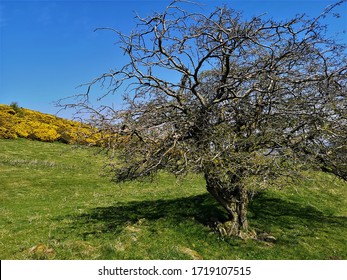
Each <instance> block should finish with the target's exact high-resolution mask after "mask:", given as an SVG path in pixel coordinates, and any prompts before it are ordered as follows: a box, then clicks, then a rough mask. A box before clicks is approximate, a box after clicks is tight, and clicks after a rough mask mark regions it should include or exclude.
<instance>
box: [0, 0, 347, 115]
mask: <svg viewBox="0 0 347 280" xmlns="http://www.w3.org/2000/svg"><path fill="white" fill-rule="evenodd" d="M170 2H171V1H166V0H161V1H159V0H157V1H153V0H152V1H151V0H142V1H139V0H127V1H121V0H113V1H81V0H70V1H15V0H13V1H4V0H0V104H10V103H11V102H18V103H19V105H20V106H22V107H26V108H30V109H34V110H39V111H42V112H46V113H52V114H55V113H56V112H57V108H56V107H54V105H53V103H54V101H56V100H58V99H60V98H64V97H68V96H71V95H73V94H76V93H78V92H80V91H81V90H82V89H81V88H76V87H77V86H78V85H80V84H83V83H86V82H89V81H91V80H92V79H93V78H95V77H97V76H98V75H100V74H102V73H105V72H107V71H108V70H109V69H111V68H115V67H118V66H121V65H122V59H123V57H122V56H123V53H122V52H121V51H120V50H119V49H118V48H117V47H116V46H115V45H114V42H115V41H116V38H115V37H114V34H113V33H112V32H105V31H98V32H93V30H94V29H95V28H97V27H113V28H115V29H119V30H121V31H124V32H125V33H126V32H127V31H130V30H131V29H132V28H133V27H134V20H133V17H134V11H136V12H137V13H139V14H140V15H142V16H146V15H148V13H152V12H154V11H161V10H162V9H163V8H164V7H166V6H167V4H169V3H170ZM196 2H203V3H204V4H206V6H205V7H206V9H211V8H213V7H215V6H216V5H218V4H222V3H227V4H228V5H229V6H230V7H232V8H234V9H236V10H241V11H243V12H244V14H245V15H246V16H250V15H259V14H262V13H264V12H266V13H267V15H268V16H269V17H274V18H276V19H280V18H290V17H291V16H293V15H295V14H297V13H307V14H309V15H312V16H316V15H319V14H320V13H321V12H322V11H323V9H324V8H325V7H326V6H328V5H329V4H331V3H332V2H333V0H332V1H325V0H318V1H317V0H291V1H289V0H288V1H283V0H282V1H279V0H276V1H275V0H273V1H268V0H243V1H241V0H239V1H232V0H224V1H218V0H217V1H216V0H215V1H196ZM338 11H339V12H340V13H342V18H340V19H339V21H338V23H337V21H336V20H333V19H328V20H327V23H328V24H329V25H330V26H329V27H330V29H331V32H338V31H342V30H343V29H344V28H346V26H347V5H346V3H344V4H343V6H342V7H340V8H339V9H338ZM340 38H342V40H344V42H346V43H347V39H346V34H344V35H340ZM118 100H119V99H117V98H116V97H115V100H114V102H116V103H117V102H118ZM59 115H60V116H67V117H68V116H69V115H68V113H60V114H59Z"/></svg>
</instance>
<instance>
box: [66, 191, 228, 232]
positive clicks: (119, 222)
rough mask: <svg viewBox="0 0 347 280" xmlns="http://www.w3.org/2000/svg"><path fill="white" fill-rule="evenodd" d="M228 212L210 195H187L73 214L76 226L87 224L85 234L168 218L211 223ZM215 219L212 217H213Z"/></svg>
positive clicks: (168, 219)
mask: <svg viewBox="0 0 347 280" xmlns="http://www.w3.org/2000/svg"><path fill="white" fill-rule="evenodd" d="M225 217H226V215H225V213H224V211H222V210H221V209H220V208H219V207H218V205H217V204H216V202H215V201H214V199H213V198H212V197H211V196H210V195H209V194H202V195H197V196H190V197H185V198H177V199H169V200H162V199H161V200H153V201H133V202H127V203H118V204H116V205H114V206H108V207H97V208H93V209H91V210H90V211H89V212H87V213H84V214H81V215H79V216H77V217H76V216H75V217H71V218H72V219H73V220H74V222H73V224H74V225H73V227H74V228H77V227H81V228H82V227H83V228H85V230H87V231H85V232H84V233H83V235H84V236H86V235H92V234H102V233H113V234H118V233H120V232H121V231H122V230H123V229H124V227H126V226H127V225H129V224H134V223H137V222H139V221H140V220H143V219H145V220H146V221H148V222H152V221H158V220H160V219H161V220H163V221H164V220H165V221H166V222H167V223H168V224H171V225H174V224H176V223H179V222H182V221H185V220H195V221H197V222H198V223H200V224H204V225H208V224H209V223H211V221H212V220H217V219H218V220H223V219H225ZM211 219H212V220H211Z"/></svg>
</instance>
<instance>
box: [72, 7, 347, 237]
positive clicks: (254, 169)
mask: <svg viewBox="0 0 347 280" xmlns="http://www.w3.org/2000/svg"><path fill="white" fill-rule="evenodd" d="M342 2H343V1H340V2H338V3H336V4H334V5H331V6H329V7H328V8H327V9H326V10H325V11H324V12H323V13H322V14H321V15H319V16H317V17H315V18H308V17H307V16H305V15H298V16H296V17H294V18H292V19H288V20H282V21H275V20H273V19H267V18H265V17H263V16H256V17H253V18H249V19H245V18H243V16H242V14H241V13H239V12H237V11H234V10H232V9H230V8H229V7H227V6H223V7H218V8H216V9H215V10H214V11H213V12H211V13H209V14H204V13H197V12H189V11H188V10H186V9H183V6H185V5H183V3H182V2H181V1H174V2H173V3H171V4H170V5H169V6H168V7H167V8H166V10H165V11H163V12H161V13H159V12H158V13H155V14H153V15H150V16H147V17H144V18H142V17H140V16H138V17H137V26H136V28H135V29H134V30H133V31H132V32H131V33H130V34H123V33H121V32H119V31H116V30H114V29H111V30H112V31H114V32H115V33H116V34H117V37H118V39H119V46H120V47H121V48H122V49H123V50H124V55H125V56H127V57H128V59H129V60H128V61H129V63H127V64H125V65H122V66H121V67H119V68H117V69H115V70H113V71H111V72H109V73H105V74H103V75H101V76H100V77H98V78H96V79H95V80H93V81H92V82H91V83H90V84H89V85H88V90H87V92H86V94H84V95H83V96H84V98H85V99H84V101H87V100H88V98H89V96H90V95H91V94H92V88H93V86H94V85H96V84H98V83H101V84H102V85H106V83H108V84H107V85H108V89H109V91H107V92H106V95H110V94H122V96H123V98H124V103H125V106H124V107H123V108H122V109H119V110H118V109H117V110H116V109H114V108H112V107H111V106H108V105H107V104H106V105H105V106H102V107H99V108H97V109H95V108H91V107H89V103H88V102H82V103H78V104H75V105H78V107H79V108H80V107H82V108H83V109H87V110H89V109H90V112H92V118H91V120H92V123H93V125H94V126H95V127H97V128H98V129H100V130H103V131H108V132H109V133H107V135H108V137H109V138H108V141H107V143H108V146H107V148H108V149H109V150H110V151H114V150H115V149H117V150H118V152H117V155H118V157H117V164H115V165H114V169H113V171H114V174H115V177H114V178H115V180H116V181H123V180H129V179H135V178H139V177H144V176H148V175H151V174H154V173H155V172H157V171H158V170H161V169H165V170H168V171H170V172H173V173H174V174H176V175H185V174H186V173H187V172H199V173H202V174H204V176H205V179H206V187H207V190H208V191H209V192H210V193H211V194H212V195H213V197H215V198H216V200H217V201H218V202H219V203H220V204H221V205H222V206H223V207H224V208H225V209H226V211H227V213H228V215H229V221H228V222H227V223H225V233H226V234H227V235H238V236H241V237H243V236H247V232H248V223H247V205H248V200H249V196H250V195H251V194H252V193H253V192H255V191H258V190H261V189H264V188H267V187H269V186H271V185H273V184H278V181H276V180H277V178H278V177H280V176H282V177H283V176H297V174H299V173H300V172H301V171H302V170H305V169H319V170H323V171H326V172H331V173H334V174H335V175H337V176H339V177H340V178H343V179H345V180H346V179H347V167H346V162H347V160H346V155H347V153H346V151H347V146H346V144H347V141H346V139H347V137H346V136H347V112H346V108H347V106H346V105H347V102H346V89H347V87H346V81H347V56H346V46H345V45H343V44H338V43H337V42H336V41H335V40H334V39H333V38H329V36H327V32H326V31H327V27H326V26H325V25H324V24H323V23H322V20H323V19H324V17H325V16H326V15H328V14H329V13H331V11H332V10H333V8H334V7H335V6H337V5H339V4H341V3H342ZM110 135H111V136H110ZM112 135H123V136H126V137H127V138H126V139H128V140H127V141H126V142H122V143H120V142H119V141H118V142H117V141H115V142H113V141H112Z"/></svg>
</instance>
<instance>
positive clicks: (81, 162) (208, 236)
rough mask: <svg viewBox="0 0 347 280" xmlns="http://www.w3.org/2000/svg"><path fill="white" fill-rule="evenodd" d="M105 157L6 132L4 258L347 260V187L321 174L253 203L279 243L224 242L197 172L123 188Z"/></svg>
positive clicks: (1, 180) (1, 210)
mask: <svg viewBox="0 0 347 280" xmlns="http://www.w3.org/2000/svg"><path fill="white" fill-rule="evenodd" d="M101 167H102V158H101V157H100V156H97V155H94V154H92V153H91V151H90V150H86V149H72V148H71V147H70V146H67V145H63V144H59V143H43V142H36V141H29V140H23V139H18V140H1V139H0V249H1V250H0V258H1V259H199V258H203V259H347V242H346V240H347V199H346V198H347V184H346V183H344V182H341V181H340V180H337V179H335V178H334V177H332V176H329V175H326V174H321V173H316V174H309V179H308V180H306V181H304V182H302V183H301V185H300V186H289V187H288V188H287V189H286V190H282V191H268V192H266V193H264V194H262V195H260V196H258V197H257V198H256V199H254V200H253V202H252V203H251V205H250V213H249V217H250V224H251V226H253V227H255V228H258V229H261V230H264V231H266V232H270V233H271V234H273V235H275V236H276V238H277V242H276V243H266V242H261V241H254V240H248V241H242V240H237V239H224V240H223V239H221V238H219V236H218V235H217V234H213V233H212V232H211V230H210V229H209V228H208V227H207V226H205V223H206V221H208V219H209V218H210V217H211V216H212V217H218V216H220V215H223V212H222V211H221V210H220V209H219V208H218V207H217V205H216V204H215V202H214V201H213V200H212V199H211V198H210V196H209V195H208V194H207V193H206V191H205V189H204V182H203V180H202V178H201V177H199V176H191V178H188V179H187V180H185V181H184V182H181V183H180V185H177V184H176V181H175V178H174V177H172V176H170V175H168V174H165V173H163V174H159V175H158V176H157V177H156V178H155V180H154V181H153V182H129V183H124V184H120V185H114V184H112V183H110V181H109V178H107V177H100V172H101Z"/></svg>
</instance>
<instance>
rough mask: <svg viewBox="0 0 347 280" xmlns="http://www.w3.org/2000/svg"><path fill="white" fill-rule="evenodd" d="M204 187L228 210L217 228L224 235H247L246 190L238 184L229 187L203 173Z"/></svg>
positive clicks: (242, 236)
mask: <svg viewBox="0 0 347 280" xmlns="http://www.w3.org/2000/svg"><path fill="white" fill-rule="evenodd" d="M205 179H206V184H207V185H206V187H207V190H208V191H209V193H210V194H212V196H213V197H214V198H215V199H216V200H217V201H218V202H219V203H220V204H221V205H222V206H223V207H224V209H225V210H226V211H227V212H228V215H229V219H228V221H227V222H225V223H223V224H219V225H218V226H217V229H218V230H219V232H220V233H221V234H222V235H224V236H239V237H241V238H247V237H248V236H249V229H248V220H247V206H248V192H247V191H246V190H245V188H243V187H240V186H234V187H231V186H230V185H229V184H226V183H224V184H223V182H222V181H221V180H219V179H218V178H216V177H214V176H210V175H209V174H205Z"/></svg>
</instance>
